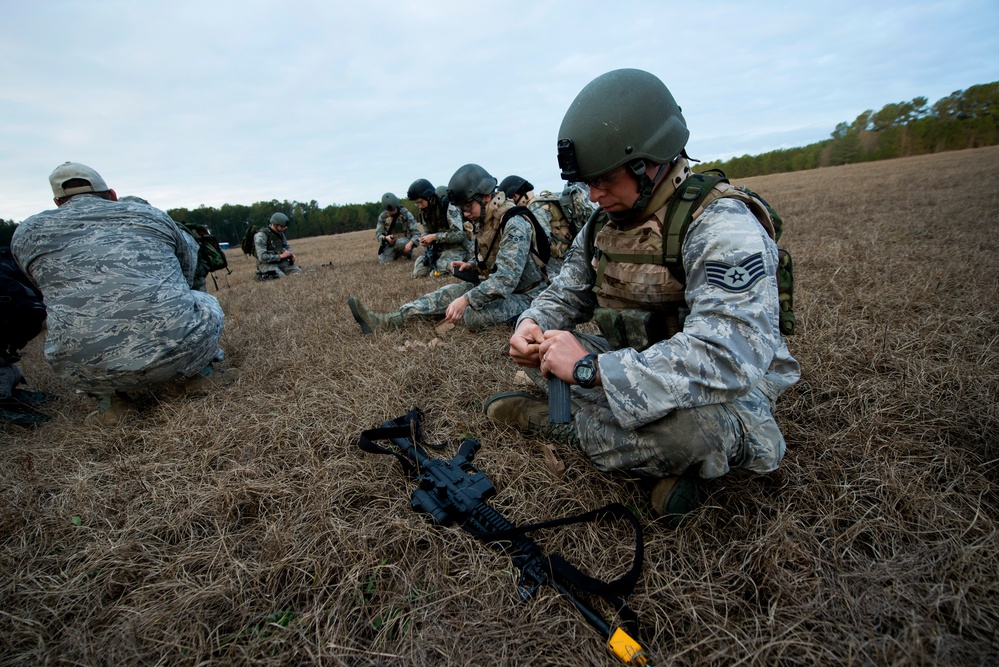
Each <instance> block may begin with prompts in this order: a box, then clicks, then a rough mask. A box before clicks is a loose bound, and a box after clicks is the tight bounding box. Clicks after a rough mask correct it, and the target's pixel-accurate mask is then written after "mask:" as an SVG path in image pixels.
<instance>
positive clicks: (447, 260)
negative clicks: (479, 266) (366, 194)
mask: <svg viewBox="0 0 999 667" xmlns="http://www.w3.org/2000/svg"><path fill="white" fill-rule="evenodd" d="M406 196H407V197H409V200H410V201H411V202H413V203H414V204H416V206H417V207H418V208H419V209H420V211H419V213H420V220H419V222H420V224H421V225H423V231H424V232H425V233H424V234H423V236H421V237H420V239H419V241H420V245H421V246H423V254H422V255H420V256H419V257H417V258H416V261H415V262H413V277H414V278H423V277H426V276H429V275H430V274H431V273H434V274H436V275H438V276H442V275H448V274H450V273H451V264H452V262H465V261H467V260H468V258H469V257H470V256H471V254H472V248H471V245H472V242H471V240H470V239H469V235H468V234H466V233H465V227H464V224H463V223H462V221H461V211H459V210H458V208H457V207H456V206H455V205H454V204H452V203H451V202H450V200H448V198H447V195H446V194H445V196H443V197H439V196H438V195H437V191H436V190H435V189H434V186H433V184H432V183H431V182H430V181H428V180H427V179H425V178H419V179H417V180H415V181H413V184H412V185H410V186H409V191H408V192H407V193H406Z"/></svg>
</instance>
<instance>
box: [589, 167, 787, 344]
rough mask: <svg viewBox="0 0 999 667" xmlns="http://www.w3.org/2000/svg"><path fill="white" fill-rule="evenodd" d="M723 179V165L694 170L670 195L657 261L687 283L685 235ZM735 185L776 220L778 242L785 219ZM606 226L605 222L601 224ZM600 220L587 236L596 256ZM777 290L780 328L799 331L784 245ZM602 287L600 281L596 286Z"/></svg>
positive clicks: (759, 211) (755, 209)
mask: <svg viewBox="0 0 999 667" xmlns="http://www.w3.org/2000/svg"><path fill="white" fill-rule="evenodd" d="M719 183H729V180H728V178H727V177H726V176H725V174H724V172H722V171H721V170H720V169H710V170H708V171H706V172H705V173H703V174H691V175H690V177H689V178H687V180H685V181H684V182H683V183H681V184H680V185H679V186H677V191H676V194H674V195H673V196H672V197H671V198H670V202H669V205H668V206H667V208H666V214H665V221H664V222H663V255H662V258H661V260H659V261H653V260H652V259H649V260H648V261H653V263H656V264H659V263H661V264H662V265H663V266H665V267H667V268H668V269H669V271H670V273H672V274H673V275H674V276H676V278H677V280H679V281H680V282H681V283H686V282H687V281H686V274H685V272H684V269H683V258H682V257H681V252H680V251H681V249H682V248H683V239H684V236H685V235H686V233H687V228H688V227H689V226H690V223H691V221H692V220H693V217H694V216H693V214H694V212H695V211H697V210H698V209H700V208H701V207H702V205H703V203H704V201H705V200H706V199H707V198H708V196H709V195H710V194H711V192H712V190H714V188H715V186H716V185H718V184H719ZM732 187H733V188H735V189H736V190H738V191H739V192H741V193H743V194H744V195H747V199H746V200H743V199H742V198H740V201H743V202H744V203H745V204H746V205H747V206H748V207H749V209H750V210H751V211H752V213H753V215H754V216H756V217H757V219H759V218H761V217H763V216H765V217H768V218H769V219H770V221H771V222H772V223H773V228H774V242H775V243H776V242H778V241H779V240H780V237H781V233H782V232H783V228H784V219H783V218H781V216H780V214H778V213H777V211H775V210H774V209H773V207H771V206H770V204H768V203H767V201H766V200H765V199H763V197H761V196H760V195H759V194H757V193H755V192H753V191H752V190H750V189H749V188H747V187H745V186H742V185H733V186H732ZM597 217H598V214H594V215H593V216H592V217H591V220H593V221H594V223H596V222H597ZM600 226H602V225H600ZM596 233H597V224H591V225H590V227H589V229H588V232H587V238H586V248H587V249H588V252H589V253H590V254H591V256H592V252H593V241H594V239H595V238H596ZM777 260H778V261H777V292H778V297H779V300H780V316H779V326H780V332H781V333H782V334H783V335H785V336H790V335H792V334H794V332H795V325H796V321H795V317H794V273H793V262H792V261H791V253H789V252H788V251H787V250H785V249H784V248H778V249H777ZM597 288H599V279H598V284H597V286H596V288H595V289H597Z"/></svg>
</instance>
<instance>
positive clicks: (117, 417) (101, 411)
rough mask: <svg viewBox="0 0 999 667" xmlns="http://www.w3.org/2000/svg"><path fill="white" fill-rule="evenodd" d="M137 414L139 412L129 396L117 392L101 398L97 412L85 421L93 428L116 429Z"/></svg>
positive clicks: (92, 413) (88, 416) (98, 401)
mask: <svg viewBox="0 0 999 667" xmlns="http://www.w3.org/2000/svg"><path fill="white" fill-rule="evenodd" d="M136 414H138V410H136V408H135V405H133V403H132V401H131V400H130V399H129V398H128V396H126V395H124V394H121V393H118V392H115V393H114V394H111V395H106V396H101V397H99V398H98V399H97V410H95V411H94V412H91V413H90V414H89V415H87V417H86V419H84V420H83V421H84V423H85V424H89V425H91V426H105V427H114V426H118V425H119V424H121V423H122V422H124V421H126V420H128V419H131V418H132V417H134V416H135V415H136Z"/></svg>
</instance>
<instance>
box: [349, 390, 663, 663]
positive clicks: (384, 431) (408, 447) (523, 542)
mask: <svg viewBox="0 0 999 667" xmlns="http://www.w3.org/2000/svg"><path fill="white" fill-rule="evenodd" d="M421 418H422V412H421V411H420V409H419V408H414V409H413V410H412V411H410V412H409V413H407V414H405V415H403V416H401V417H397V418H396V419H393V420H391V421H387V422H385V423H384V424H382V427H381V428H377V429H370V430H367V431H363V432H362V433H361V437H360V439H359V441H358V446H359V447H360V448H361V449H362V450H364V451H366V452H371V453H373V454H391V455H392V456H395V457H396V458H397V459H398V460H399V462H400V463H401V464H402V467H403V470H404V471H406V473H408V474H409V475H411V476H412V477H415V478H416V480H417V487H416V489H414V490H413V494H412V500H411V504H412V506H413V509H415V510H416V511H417V512H423V513H425V514H429V515H430V517H431V518H432V519H433V520H434V521H435V522H436V523H438V524H441V525H445V526H446V525H449V524H452V523H459V524H461V527H462V528H464V529H465V530H467V531H468V532H470V533H472V534H473V535H475V536H476V537H478V538H480V539H482V540H484V541H486V542H490V543H492V544H493V545H494V546H495V547H496V548H498V549H499V550H500V551H502V552H504V553H506V554H507V555H509V556H510V558H511V559H512V560H513V564H514V565H515V566H516V567H517V569H518V570H519V571H520V581H519V584H518V585H519V588H520V594H521V597H522V598H523V599H528V598H530V597H531V596H532V595H533V594H534V593H535V592H536V591H537V590H538V588H540V587H541V586H543V585H548V586H552V587H553V588H554V589H555V590H557V591H558V592H559V593H561V594H562V595H564V596H565V597H566V598H567V599H568V600H569V601H570V602H571V603H572V605H573V606H574V607H576V609H578V610H579V612H580V613H581V614H582V615H583V618H585V619H586V621H587V622H588V623H589V624H590V625H591V626H593V627H594V628H595V629H596V630H597V632H599V633H600V634H601V635H602V636H603V637H604V638H605V639H607V640H608V648H610V650H611V652H612V653H613V654H614V655H615V656H616V657H617V658H619V659H620V660H621V661H622V662H624V663H625V664H627V665H646V664H648V656H647V655H646V653H645V651H644V650H643V649H642V647H641V645H639V643H638V642H637V641H636V640H635V639H633V638H632V637H631V635H630V634H629V633H628V632H626V631H625V630H624V629H623V628H622V627H620V626H619V627H616V628H612V627H611V626H610V624H608V623H607V621H605V620H604V619H603V618H601V616H600V615H599V614H598V613H597V612H596V611H595V610H594V609H593V608H592V607H591V606H590V605H589V604H587V602H586V601H584V600H583V598H582V597H581V595H598V596H600V597H602V598H603V599H604V600H606V601H608V602H610V603H611V604H613V605H614V606H616V607H617V610H618V614H619V615H620V616H621V617H622V618H623V619H625V617H628V618H626V622H627V623H628V624H629V625H634V624H635V621H636V619H635V616H634V612H632V611H631V609H630V607H628V605H627V604H626V603H625V602H624V601H623V600H622V599H621V598H620V597H618V596H619V595H627V594H628V593H630V592H631V591H632V590H633V589H634V586H635V583H637V579H638V573H639V572H640V571H641V566H642V554H643V545H642V528H641V525H640V524H639V523H638V521H637V519H635V517H634V516H633V515H632V514H631V513H630V512H629V511H628V510H627V509H625V507H624V506H622V505H620V504H611V505H608V506H606V507H603V508H601V509H599V510H595V511H593V512H588V513H586V514H582V515H579V516H576V517H569V518H566V519H557V520H555V521H548V522H544V523H539V524H533V525H530V526H523V527H519V528H518V527H517V526H515V525H514V524H512V523H511V522H510V521H508V520H507V519H506V518H504V517H503V515H502V514H500V513H499V512H498V511H496V510H495V509H494V508H493V507H491V506H490V505H488V504H487V503H486V500H488V499H489V498H490V497H492V496H493V495H494V494H495V493H496V489H495V487H494V486H493V484H492V482H490V481H489V478H488V477H486V475H485V473H483V472H481V471H480V470H478V469H476V468H475V466H473V465H472V458H473V457H474V456H475V452H477V451H478V450H479V448H480V446H481V445H480V444H479V443H478V442H477V441H475V440H472V439H470V438H466V439H465V440H464V441H463V442H462V443H461V446H460V447H459V448H458V453H457V455H456V456H455V457H454V458H453V459H451V460H450V461H447V460H443V459H434V458H430V457H428V456H427V455H426V453H425V452H424V451H423V449H422V448H421V447H420V446H419V445H418V444H416V443H417V441H420V442H422V434H421V428H420V421H421ZM380 440H385V441H388V442H389V443H391V445H393V446H380V445H376V444H375V441H380ZM604 517H609V518H625V519H627V520H628V521H630V522H631V524H632V526H633V527H634V529H635V558H634V562H633V563H632V568H631V570H629V571H628V572H627V573H625V574H624V575H622V576H621V577H619V578H618V579H615V580H614V581H611V582H603V581H600V580H597V579H594V578H591V577H589V576H587V575H585V574H583V573H582V572H580V571H579V570H578V569H577V568H576V567H575V566H573V565H571V564H570V563H569V562H568V561H566V560H565V559H564V558H562V557H561V556H560V555H558V554H551V555H545V553H544V552H543V551H542V550H541V547H540V546H538V544H537V543H536V542H534V541H533V540H531V539H530V538H528V537H526V535H525V533H526V532H528V531H531V530H537V529H540V528H548V527H553V526H561V525H566V524H570V523H578V522H581V521H592V520H596V519H599V518H604Z"/></svg>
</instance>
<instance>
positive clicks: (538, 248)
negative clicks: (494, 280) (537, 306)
mask: <svg viewBox="0 0 999 667" xmlns="http://www.w3.org/2000/svg"><path fill="white" fill-rule="evenodd" d="M518 215H522V216H524V217H525V218H527V219H528V220H530V221H531V224H532V225H533V226H534V243H532V244H531V254H532V255H534V263H535V264H537V265H538V268H539V269H541V275H542V276H544V279H545V282H548V281H549V279H548V269H547V266H546V265H547V264H548V260H549V259H551V256H552V248H551V244H550V243H549V241H548V234H546V233H545V228H544V227H542V226H541V223H540V222H538V219H537V218H536V217H534V214H533V213H531V211H530V210H528V209H527V208H526V207H524V206H514V207H513V208H511V209H510V210H508V211H507V212H506V213H504V214H503V217H502V218H501V219H500V224H499V227H497V228H496V235H495V236H493V240H492V242H490V244H489V249H488V250H487V251H486V254H484V255H483V257H486V258H488V257H489V256H490V255H491V254H492V253H493V248H495V247H496V243H498V242H499V239H500V237H501V236H503V229H504V228H505V227H506V223H507V222H509V220H510V218H513V217H515V216H518ZM474 255H475V257H478V256H479V242H478V240H476V242H475V252H474ZM480 269H481V267H480ZM488 270H491V267H490V268H489V269H488ZM459 273H460V275H459ZM454 275H455V277H456V278H461V279H462V280H467V281H468V282H472V283H475V284H478V283H479V282H480V281H481V276H478V275H473V274H467V273H464V272H456V273H455V274H454Z"/></svg>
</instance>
